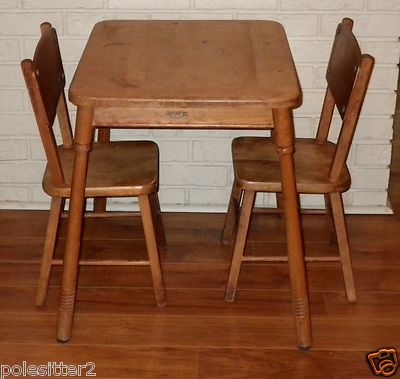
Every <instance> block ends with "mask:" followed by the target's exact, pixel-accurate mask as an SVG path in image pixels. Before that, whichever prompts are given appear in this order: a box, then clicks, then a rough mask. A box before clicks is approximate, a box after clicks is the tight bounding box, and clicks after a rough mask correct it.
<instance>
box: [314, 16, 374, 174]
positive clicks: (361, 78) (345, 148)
mask: <svg viewBox="0 0 400 379" xmlns="http://www.w3.org/2000/svg"><path fill="white" fill-rule="evenodd" d="M352 28H353V21H352V20H351V19H349V18H344V19H343V20H342V22H341V23H340V24H339V25H338V27H337V30H336V36H335V40H334V42H333V46H332V52H331V56H330V58H329V63H328V68H327V71H326V81H327V84H328V86H327V89H326V94H325V99H324V103H323V106H322V112H321V118H320V122H319V126H318V132H317V136H316V142H317V143H324V142H326V140H327V138H328V134H329V129H330V125H331V123H332V115H333V111H334V108H335V106H336V107H337V110H338V112H339V115H340V117H341V119H342V128H341V130H340V134H339V138H338V141H337V144H336V152H335V155H334V158H333V162H332V166H331V172H330V180H332V181H335V180H337V179H338V178H339V177H340V174H341V172H342V170H343V167H344V165H345V163H346V160H347V157H348V154H349V151H350V147H351V143H352V141H353V137H354V132H355V129H356V126H357V122H358V118H359V116H360V112H361V108H362V105H363V102H364V98H365V94H366V92H367V88H368V84H369V80H370V77H371V74H372V70H373V67H374V62H375V60H374V57H372V56H371V55H368V54H361V50H360V47H359V44H358V42H357V39H356V37H355V36H354V34H353V32H352Z"/></svg>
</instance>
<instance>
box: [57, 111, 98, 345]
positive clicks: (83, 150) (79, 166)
mask: <svg viewBox="0 0 400 379" xmlns="http://www.w3.org/2000/svg"><path fill="white" fill-rule="evenodd" d="M92 121H93V108H90V107H79V108H78V114H77V127H76V136H75V160H74V170H73V177H72V188H71V199H70V205H69V215H68V229H67V240H66V246H65V253H64V262H63V273H62V281H61V293H60V303H59V307H58V319H57V339H58V341H60V342H66V341H68V340H69V338H70V335H71V330H72V322H73V316H74V308H75V295H76V288H77V278H78V265H79V253H80V245H81V233H82V220H83V213H84V205H85V185H86V174H87V166H88V157H89V151H90V148H91V145H92V142H93V135H94V130H93V129H92V128H91V125H92Z"/></svg>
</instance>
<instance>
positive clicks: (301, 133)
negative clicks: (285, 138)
mask: <svg viewBox="0 0 400 379" xmlns="http://www.w3.org/2000/svg"><path fill="white" fill-rule="evenodd" d="M310 125H311V118H309V117H295V119H294V129H295V134H296V137H297V138H308V137H313V134H312V133H311V128H310Z"/></svg>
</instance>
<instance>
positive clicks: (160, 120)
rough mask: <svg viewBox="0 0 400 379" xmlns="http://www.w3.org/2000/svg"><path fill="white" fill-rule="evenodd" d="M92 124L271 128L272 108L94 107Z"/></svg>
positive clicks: (138, 126) (156, 126) (240, 106)
mask: <svg viewBox="0 0 400 379" xmlns="http://www.w3.org/2000/svg"><path fill="white" fill-rule="evenodd" d="M93 125H94V126H99V127H100V126H110V127H121V128H123V127H132V128H135V127H136V128H140V127H145V128H163V129H164V128H171V129H176V128H177V129H180V128H182V129H185V128H197V129H271V128H272V127H273V121H272V110H271V109H270V108H267V107H265V106H264V105H259V104H256V105H253V104H251V105H248V104H246V105H234V106H221V105H212V106H183V107H176V106H161V107H155V106H132V107H101V106H97V107H95V109H94V118H93Z"/></svg>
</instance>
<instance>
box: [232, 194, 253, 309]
mask: <svg viewBox="0 0 400 379" xmlns="http://www.w3.org/2000/svg"><path fill="white" fill-rule="evenodd" d="M255 197H256V193H255V192H253V191H244V196H243V204H242V207H241V211H240V219H239V227H238V231H237V234H236V240H235V245H234V247H233V255H232V261H231V268H230V271H229V277H228V282H227V285H226V290H225V301H230V302H231V301H234V299H235V293H236V287H237V282H238V279H239V273H240V267H241V264H242V257H243V254H244V248H245V246H246V241H247V234H248V231H249V226H250V219H251V214H252V211H253V207H254V200H255Z"/></svg>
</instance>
